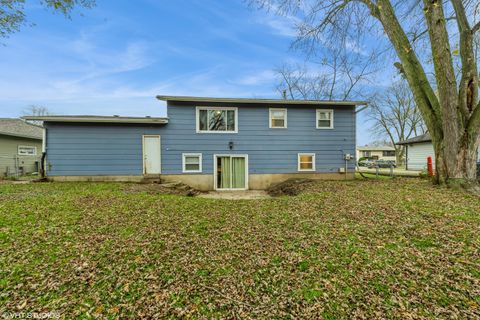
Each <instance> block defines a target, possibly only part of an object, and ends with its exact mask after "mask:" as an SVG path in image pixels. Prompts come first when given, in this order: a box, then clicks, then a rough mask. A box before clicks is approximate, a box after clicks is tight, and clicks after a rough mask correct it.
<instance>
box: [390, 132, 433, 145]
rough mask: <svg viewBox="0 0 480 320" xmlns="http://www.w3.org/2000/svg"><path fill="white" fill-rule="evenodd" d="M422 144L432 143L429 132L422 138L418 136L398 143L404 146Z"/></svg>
mask: <svg viewBox="0 0 480 320" xmlns="http://www.w3.org/2000/svg"><path fill="white" fill-rule="evenodd" d="M422 142H432V137H430V133H428V132H427V133H425V134H422V135H420V136H416V137H413V138H411V139H407V140H404V141H400V142H397V143H396V144H400V145H402V144H414V143H422Z"/></svg>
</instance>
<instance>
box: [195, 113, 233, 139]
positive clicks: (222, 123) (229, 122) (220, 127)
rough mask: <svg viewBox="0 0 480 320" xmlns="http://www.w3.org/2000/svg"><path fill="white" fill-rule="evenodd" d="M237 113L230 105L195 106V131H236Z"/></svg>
mask: <svg viewBox="0 0 480 320" xmlns="http://www.w3.org/2000/svg"><path fill="white" fill-rule="evenodd" d="M237 113H238V110H237V108H232V107H197V132H199V133H236V132H237V130H238V129H237V121H238V114H237Z"/></svg>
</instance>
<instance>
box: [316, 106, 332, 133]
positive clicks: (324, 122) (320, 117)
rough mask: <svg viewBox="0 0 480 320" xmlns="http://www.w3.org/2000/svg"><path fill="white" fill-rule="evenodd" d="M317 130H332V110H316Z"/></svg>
mask: <svg viewBox="0 0 480 320" xmlns="http://www.w3.org/2000/svg"><path fill="white" fill-rule="evenodd" d="M317 129H333V110H327V109H317Z"/></svg>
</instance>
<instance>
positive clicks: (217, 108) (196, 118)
mask: <svg viewBox="0 0 480 320" xmlns="http://www.w3.org/2000/svg"><path fill="white" fill-rule="evenodd" d="M200 110H233V111H235V130H234V131H214V130H212V131H210V130H200ZM207 120H208V119H207ZM195 123H196V131H197V133H214V134H218V133H223V134H226V133H227V134H228V133H238V108H237V107H208V106H197V107H196V108H195Z"/></svg>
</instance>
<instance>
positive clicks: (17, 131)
mask: <svg viewBox="0 0 480 320" xmlns="http://www.w3.org/2000/svg"><path fill="white" fill-rule="evenodd" d="M1 134H3V135H8V136H15V137H22V138H32V139H39V140H41V139H42V136H43V128H42V127H40V126H37V125H33V124H30V123H27V122H25V121H23V120H21V119H8V118H7V119H0V135H1Z"/></svg>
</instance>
